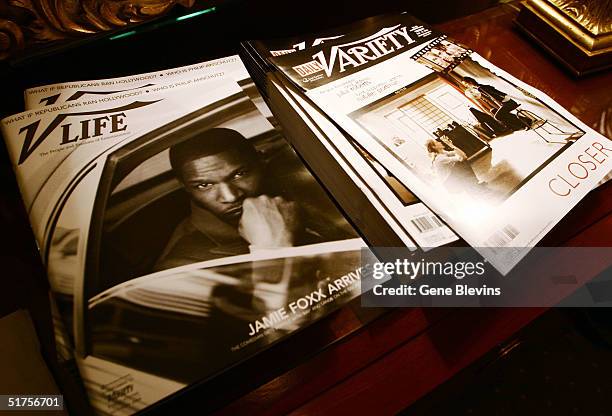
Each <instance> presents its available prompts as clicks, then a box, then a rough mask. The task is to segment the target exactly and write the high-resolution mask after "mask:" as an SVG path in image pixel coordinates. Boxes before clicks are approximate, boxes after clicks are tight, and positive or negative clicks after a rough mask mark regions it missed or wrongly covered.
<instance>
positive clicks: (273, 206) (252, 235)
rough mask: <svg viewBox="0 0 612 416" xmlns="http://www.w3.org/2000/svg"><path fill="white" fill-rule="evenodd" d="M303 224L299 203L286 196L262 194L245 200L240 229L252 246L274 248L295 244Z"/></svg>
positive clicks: (243, 236)
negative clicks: (285, 198) (300, 217)
mask: <svg viewBox="0 0 612 416" xmlns="http://www.w3.org/2000/svg"><path fill="white" fill-rule="evenodd" d="M299 226H300V221H299V218H298V209H297V205H296V203H295V202H289V201H286V200H284V199H283V198H282V197H280V196H277V197H274V198H271V197H269V196H267V195H260V196H258V197H257V198H247V199H245V200H244V202H243V203H242V217H241V218H240V224H239V226H238V232H239V233H240V235H241V236H242V238H244V239H245V240H246V241H248V242H249V243H250V244H251V245H253V246H257V247H262V248H272V247H291V246H293V244H294V242H295V236H296V233H297V231H298V228H299Z"/></svg>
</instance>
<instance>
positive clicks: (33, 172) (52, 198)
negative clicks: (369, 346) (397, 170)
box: [1, 76, 365, 415]
mask: <svg viewBox="0 0 612 416" xmlns="http://www.w3.org/2000/svg"><path fill="white" fill-rule="evenodd" d="M1 127H2V134H3V136H4V138H5V142H6V145H7V149H8V151H9V155H10V157H11V160H12V162H13V165H14V169H15V173H16V176H17V179H18V182H19V185H20V188H21V191H22V194H23V200H24V204H25V207H26V210H27V212H28V214H29V217H30V221H31V224H32V228H33V231H34V234H35V237H36V239H37V243H38V246H39V248H40V252H41V256H42V257H43V262H44V263H45V265H46V267H47V272H48V277H49V282H50V286H51V290H52V295H53V300H54V302H53V306H54V314H55V321H56V325H55V330H56V332H57V333H58V337H59V338H60V339H59V340H58V344H59V345H60V347H61V350H66V349H68V350H71V351H72V352H74V360H75V361H76V364H77V366H78V370H79V374H80V378H81V380H82V383H83V385H84V387H85V389H86V391H87V395H88V399H89V401H90V403H91V405H92V407H93V408H94V410H95V411H96V412H97V413H98V414H109V415H125V414H132V413H134V412H137V411H139V410H142V409H144V408H146V407H147V406H149V405H151V404H153V403H155V402H157V401H159V400H160V399H162V398H164V397H166V396H168V395H169V394H172V393H174V392H176V391H178V390H180V389H182V388H183V387H185V386H187V385H189V384H191V383H194V382H197V381H202V380H206V379H208V378H211V377H213V376H214V375H215V374H217V373H219V372H221V371H223V370H224V369H226V368H227V367H229V366H231V365H233V364H236V363H237V362H239V361H241V360H244V359H246V358H248V357H251V356H253V355H254V354H256V353H258V352H259V351H261V350H262V349H263V348H264V347H265V346H267V345H270V344H271V343H273V342H275V341H277V340H279V339H282V338H283V337H285V336H286V335H287V334H290V333H291V332H293V331H296V330H298V329H300V328H302V327H304V326H306V325H308V324H309V323H311V322H313V321H314V320H316V319H318V318H320V317H322V316H324V315H326V314H328V313H329V312H331V311H332V310H335V309H337V308H338V307H339V306H341V305H342V304H344V303H346V302H348V301H349V300H351V299H353V298H354V297H356V296H358V295H359V287H360V286H359V280H360V275H361V269H360V267H361V266H360V259H361V257H360V249H361V248H363V247H365V244H364V242H363V241H362V240H361V239H360V238H358V237H357V234H356V232H355V231H354V230H353V229H352V227H351V226H350V225H349V224H348V223H347V222H346V220H345V219H344V217H343V216H342V214H341V213H340V212H339V211H338V210H337V208H336V206H335V205H334V204H333V202H332V201H331V200H330V199H329V198H328V196H327V194H326V193H325V192H324V190H323V189H322V188H321V187H320V186H319V185H318V183H317V181H316V180H315V179H314V178H313V177H312V176H311V175H310V174H309V173H308V171H307V170H306V169H305V167H304V166H303V164H302V163H301V161H300V160H299V158H298V157H297V155H296V154H295V153H294V152H293V150H292V149H291V148H290V147H289V146H288V144H287V143H286V142H285V141H284V138H283V137H282V136H281V135H280V134H279V133H278V131H277V130H276V129H274V128H273V126H272V125H271V124H270V123H269V121H268V120H267V119H266V118H265V117H264V116H263V115H262V114H261V113H260V112H259V111H258V109H257V108H256V107H255V106H254V104H253V103H252V102H251V100H250V99H249V97H248V96H246V94H245V93H244V91H243V90H242V88H240V86H239V85H238V84H236V83H235V82H234V81H231V80H227V79H225V80H223V81H211V80H209V79H208V77H207V76H202V79H197V78H196V79H192V80H180V81H177V82H173V83H169V84H159V85H152V86H150V87H147V88H139V89H135V90H132V91H128V92H123V93H120V94H111V95H104V96H102V97H95V98H91V97H90V99H89V100H87V101H66V102H64V103H56V104H53V105H50V106H47V107H43V108H40V109H37V110H31V111H27V112H24V113H21V114H17V115H14V116H11V117H8V118H5V119H4V120H2V125H1ZM66 355H67V353H65V354H64V356H66Z"/></svg>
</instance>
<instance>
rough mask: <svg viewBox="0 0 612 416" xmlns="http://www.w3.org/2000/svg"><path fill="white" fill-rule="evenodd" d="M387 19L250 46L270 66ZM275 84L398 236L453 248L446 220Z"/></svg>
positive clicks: (425, 245)
mask: <svg viewBox="0 0 612 416" xmlns="http://www.w3.org/2000/svg"><path fill="white" fill-rule="evenodd" d="M384 18H385V16H375V17H371V18H368V19H364V20H360V21H359V22H356V23H354V24H353V25H350V26H344V27H341V28H336V29H335V30H328V31H326V32H321V33H316V34H311V35H309V36H305V37H293V38H286V39H270V40H259V41H251V42H250V45H252V47H254V48H255V49H256V50H257V55H258V56H259V57H260V58H262V59H265V60H266V62H267V60H268V59H269V58H270V57H274V56H282V55H288V54H291V53H294V52H296V51H298V50H300V51H303V50H307V49H309V48H311V47H313V46H317V45H321V44H323V43H325V42H328V41H331V40H334V39H338V38H341V37H342V36H343V32H344V31H350V30H352V33H351V36H354V34H355V32H357V33H364V32H367V30H372V29H373V28H375V27H377V26H376V25H377V24H379V23H380V21H383V20H384ZM272 83H273V84H275V86H276V87H277V88H280V89H283V90H285V89H288V91H282V92H281V93H282V94H284V96H285V99H286V100H287V102H291V103H292V105H293V106H294V107H295V108H296V109H297V110H296V111H300V112H302V117H303V118H304V119H309V122H310V124H312V126H313V128H312V130H314V131H317V132H318V133H319V134H318V138H319V140H320V141H321V142H322V143H323V145H324V146H325V147H326V149H327V151H328V152H330V153H331V154H332V155H333V156H334V158H335V159H336V160H337V162H338V163H339V164H340V165H341V166H342V167H343V169H344V170H345V171H347V172H348V173H349V174H350V175H351V177H352V180H353V181H354V182H355V183H357V184H358V186H359V187H360V188H361V189H362V190H364V188H365V190H366V191H368V196H369V198H370V200H371V201H372V202H373V203H374V204H376V206H378V209H379V211H380V212H385V213H387V214H388V216H390V217H391V218H390V221H391V222H392V223H393V224H394V225H396V227H395V228H396V229H397V230H398V231H397V233H398V235H400V236H402V235H405V234H407V235H409V236H410V238H411V239H412V240H414V242H415V243H416V244H417V245H418V246H419V247H421V248H425V249H429V248H432V247H438V246H440V245H444V244H448V243H450V242H453V241H456V240H457V239H458V238H457V236H456V235H455V233H453V231H452V230H451V229H450V228H448V227H447V226H446V225H445V224H444V223H443V221H441V220H440V219H439V218H438V217H437V216H436V215H435V214H434V213H433V212H432V211H431V210H430V209H429V208H427V207H426V206H425V205H424V204H422V203H421V201H420V200H419V199H418V198H417V197H416V196H415V195H414V194H413V193H412V192H411V191H410V190H409V189H408V188H407V187H406V186H405V185H404V184H403V183H402V182H400V181H399V180H398V179H397V178H396V177H395V176H394V175H393V174H392V173H391V172H389V171H388V170H387V169H386V168H385V166H384V165H382V164H381V163H379V162H378V161H377V160H376V159H375V158H374V157H373V156H372V155H371V154H370V153H369V152H368V151H367V150H366V149H365V148H364V147H363V146H361V145H360V144H359V143H358V142H356V141H355V140H354V139H352V138H351V137H350V136H348V137H347V136H345V135H344V134H343V133H342V132H341V131H340V130H338V128H337V126H335V125H334V124H333V122H331V121H329V120H328V119H327V118H326V117H325V115H324V114H321V113H320V112H318V111H317V109H316V108H314V107H312V106H311V105H310V104H309V103H308V102H307V100H304V99H303V98H302V97H300V96H299V95H298V94H293V92H292V91H291V88H285V86H283V85H282V81H272ZM298 108H299V109H298ZM340 148H341V149H342V150H340Z"/></svg>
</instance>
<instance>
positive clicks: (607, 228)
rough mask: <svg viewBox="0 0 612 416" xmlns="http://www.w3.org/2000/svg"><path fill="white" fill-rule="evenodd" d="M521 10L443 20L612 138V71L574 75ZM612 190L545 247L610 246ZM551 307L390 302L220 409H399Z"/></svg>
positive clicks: (581, 209)
mask: <svg viewBox="0 0 612 416" xmlns="http://www.w3.org/2000/svg"><path fill="white" fill-rule="evenodd" d="M517 11H518V9H517V7H516V6H515V5H512V4H511V5H504V6H501V7H496V8H494V9H490V10H488V11H486V12H484V13H479V14H477V15H473V16H469V17H467V18H462V19H459V20H455V21H452V22H448V23H446V24H442V25H439V26H438V27H439V28H440V29H441V30H443V31H445V32H447V33H449V34H450V35H451V36H453V37H454V38H455V39H457V40H459V41H460V42H463V43H465V44H466V45H468V46H469V47H471V48H472V49H474V50H475V51H476V52H478V53H479V54H481V55H482V56H484V57H485V58H486V59H488V60H490V61H491V62H493V63H494V64H495V65H498V66H499V67H501V68H502V69H504V70H506V71H508V72H510V73H512V74H513V75H515V76H516V77H518V78H519V79H521V80H523V81H525V82H527V83H529V84H531V85H533V86H535V87H536V88H539V89H540V90H542V91H544V92H545V93H546V94H548V95H549V96H551V97H552V98H554V99H555V100H557V102H559V103H560V104H561V105H563V106H564V107H565V108H567V109H568V110H569V111H571V112H572V113H573V114H574V115H576V116H577V117H578V118H580V119H581V120H582V121H584V122H585V123H586V124H588V125H589V126H591V127H593V128H594V129H596V130H598V131H600V132H601V133H603V134H605V135H607V136H611V135H612V134H611V133H612V119H611V115H612V114H611V111H612V110H611V109H612V105H611V104H612V96H610V93H609V85H612V73H610V72H608V73H603V74H599V75H597V76H593V77H590V78H585V79H581V80H576V79H573V78H572V77H571V76H570V75H569V74H568V73H566V72H565V71H564V70H563V69H561V68H560V67H559V66H558V65H557V64H556V63H555V62H554V61H553V60H552V59H550V58H548V56H547V55H546V54H544V53H543V51H541V50H539V49H538V48H537V47H535V46H533V45H532V44H531V43H530V42H529V41H528V40H527V38H526V37H524V36H523V35H522V34H521V33H519V32H518V31H517V30H516V29H515V28H514V24H513V20H514V18H515V16H516V14H517ZM611 189H612V188H611V186H610V184H606V185H604V186H602V187H600V188H598V189H596V190H595V191H593V192H591V193H590V194H589V196H588V197H587V198H586V199H585V200H584V201H582V202H581V203H580V204H579V205H578V206H577V207H576V208H575V209H574V210H572V212H571V213H570V214H569V215H568V216H567V217H566V218H564V220H563V221H562V222H561V223H560V224H558V226H557V227H555V229H554V230H553V231H552V232H551V233H550V234H549V235H548V236H547V237H546V238H545V240H544V241H543V242H542V244H541V245H544V246H546V245H548V246H553V245H563V246H569V247H572V246H609V245H610V235H612V215H611V212H612V197H611ZM545 310H546V309H545V308H505V309H486V310H484V309H461V310H451V309H403V310H402V309H400V310H393V311H391V312H389V313H388V314H386V315H385V316H383V317H381V318H379V319H378V320H376V321H374V322H372V323H370V324H368V325H367V326H366V327H364V328H361V329H358V330H355V332H354V333H352V334H351V335H350V336H348V337H346V338H345V339H343V340H342V341H340V342H338V343H336V344H335V345H333V346H331V347H330V348H328V349H327V350H325V351H323V352H322V353H320V354H318V355H317V356H316V357H314V358H313V359H311V360H309V361H308V362H305V363H303V364H302V365H300V366H298V367H296V368H294V369H292V370H290V371H288V372H286V373H285V374H282V375H280V376H278V377H276V378H275V379H274V380H272V381H270V382H268V383H266V384H265V385H263V386H261V387H259V388H257V389H255V390H253V391H252V392H250V393H248V394H246V395H245V396H243V397H241V398H240V399H239V400H237V401H235V402H234V403H232V404H230V405H228V406H227V407H225V408H224V409H221V410H220V411H219V412H218V413H217V414H219V415H232V414H247V413H248V414H253V415H279V414H292V415H306V414H334V415H343V414H347V415H348V414H355V413H359V414H393V413H396V412H398V411H400V410H402V409H405V408H407V407H409V406H410V405H411V404H413V403H414V402H416V401H417V400H418V399H420V398H422V397H423V396H425V395H426V394H427V393H429V392H431V391H432V390H434V389H435V388H436V387H437V386H439V385H440V384H442V383H444V382H445V381H446V380H448V379H449V378H451V377H452V376H453V375H455V374H456V373H457V372H459V371H460V370H462V369H464V368H465V367H467V366H468V365H470V364H472V363H474V362H475V361H476V360H478V358H479V357H482V356H483V355H484V354H485V353H487V352H489V351H491V350H494V349H496V348H497V349H498V350H499V351H500V354H502V353H503V348H500V346H503V343H504V342H505V341H507V340H508V339H509V338H510V337H511V336H512V335H513V334H514V333H516V332H517V331H518V330H519V329H521V328H522V327H524V326H525V325H527V324H529V322H531V321H532V320H534V319H536V318H537V317H538V316H539V315H541V314H542V313H543V312H545ZM326 324H327V325H331V326H333V325H334V321H333V319H332V320H330V321H329V322H327V323H326ZM339 331H340V332H341V330H340V329H339Z"/></svg>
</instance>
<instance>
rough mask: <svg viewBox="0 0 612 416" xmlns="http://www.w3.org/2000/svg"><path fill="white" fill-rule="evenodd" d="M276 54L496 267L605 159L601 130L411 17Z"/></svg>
mask: <svg viewBox="0 0 612 416" xmlns="http://www.w3.org/2000/svg"><path fill="white" fill-rule="evenodd" d="M272 61H273V63H275V65H277V66H278V68H279V69H280V70H281V71H282V73H284V74H285V75H286V76H287V77H288V78H290V79H291V80H292V81H293V82H294V83H295V85H296V86H298V87H299V88H300V89H301V91H303V92H304V94H305V95H306V96H307V97H308V98H309V99H311V100H312V101H313V102H314V103H316V104H317V105H318V106H319V107H320V108H321V109H322V111H324V112H325V113H326V114H327V115H328V116H329V117H330V118H331V119H333V120H334V121H335V122H336V123H338V124H339V125H340V126H341V127H342V128H343V129H344V130H345V131H347V132H348V133H349V134H350V135H351V136H352V137H353V138H354V139H355V140H356V141H357V142H358V143H359V144H360V145H361V146H363V148H365V149H366V151H367V152H368V153H370V154H371V155H372V156H373V157H374V158H375V159H376V160H377V161H378V162H379V163H380V164H382V165H383V166H385V167H386V168H387V169H388V170H389V171H390V172H391V173H393V174H394V175H395V177H397V178H398V180H400V181H401V182H402V183H403V184H404V185H405V186H406V187H408V188H409V189H410V190H411V191H412V192H414V193H415V194H416V195H417V196H418V197H419V198H420V199H421V200H422V201H423V202H424V203H425V204H427V205H428V206H429V207H430V208H432V209H433V210H434V211H435V212H436V213H437V214H438V215H440V216H441V217H442V219H443V220H445V221H446V222H447V223H448V224H449V225H450V226H451V227H452V228H453V230H454V231H455V232H457V233H458V234H459V235H460V236H462V237H463V238H464V239H465V240H466V241H467V242H468V243H469V244H470V245H472V246H474V247H476V248H478V249H479V250H480V251H481V252H482V253H483V254H484V255H485V257H486V258H487V259H488V260H489V261H491V263H492V264H493V265H494V266H495V267H496V268H497V269H498V270H499V271H500V272H502V273H507V272H508V271H509V270H510V269H511V268H512V267H513V266H514V265H516V263H517V262H518V261H519V260H520V259H521V258H523V257H524V256H525V255H526V254H527V252H528V251H529V248H530V247H532V246H534V245H535V244H537V242H538V241H539V240H540V239H541V238H542V237H543V236H544V235H545V234H546V233H547V232H548V231H549V230H550V229H551V228H552V227H553V226H554V225H555V224H556V223H557V222H558V221H559V220H560V219H561V218H562V217H563V216H564V215H565V214H566V213H567V212H568V211H569V210H570V209H571V208H572V207H573V206H574V205H576V204H577V203H578V202H579V201H580V199H581V198H582V197H583V196H584V195H585V194H586V193H587V192H588V191H589V190H591V189H592V188H593V187H594V186H595V185H596V184H597V182H599V181H600V180H601V179H602V178H603V177H604V176H606V174H607V173H608V172H610V168H611V167H612V163H611V162H610V155H611V153H612V151H611V150H610V149H612V143H611V142H610V140H609V139H607V138H605V137H603V136H601V135H599V134H598V133H596V132H594V131H593V130H591V129H589V128H588V127H587V126H585V125H584V124H583V123H581V122H580V121H579V120H577V119H576V118H575V117H573V116H572V115H571V114H569V113H568V112H567V111H566V110H564V109H563V108H562V107H561V106H559V105H558V104H556V103H555V102H554V101H553V100H551V99H550V98H549V97H546V96H545V95H544V94H542V93H541V92H539V91H537V90H535V89H534V88H531V87H529V86H528V85H526V84H524V83H522V82H520V81H519V80H517V79H515V78H514V77H512V76H511V75H509V74H507V73H505V72H504V71H502V70H500V69H499V68H496V67H494V66H493V65H491V64H490V63H488V62H487V61H486V60H484V59H483V58H481V57H480V56H478V55H477V54H476V53H474V52H472V51H470V50H469V49H467V48H465V47H464V46H462V45H459V44H457V43H455V42H453V41H451V40H450V39H448V38H446V37H445V36H444V35H441V34H439V33H436V32H435V31H433V30H432V29H430V28H428V27H426V26H423V25H422V24H420V23H419V22H416V21H414V20H412V18H411V17H410V16H408V15H397V16H395V17H390V18H389V19H387V20H385V21H383V22H381V24H380V25H379V27H378V28H377V29H376V30H373V31H372V32H371V33H370V34H368V35H367V36H363V37H361V35H360V36H359V37H357V38H351V37H350V36H348V35H345V36H343V37H342V38H340V39H338V40H336V41H330V42H326V43H324V44H323V45H321V46H318V47H314V48H312V49H309V50H305V51H300V52H295V53H293V54H288V55H284V56H281V57H276V58H272ZM499 247H513V249H505V250H496V249H497V248H499Z"/></svg>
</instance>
